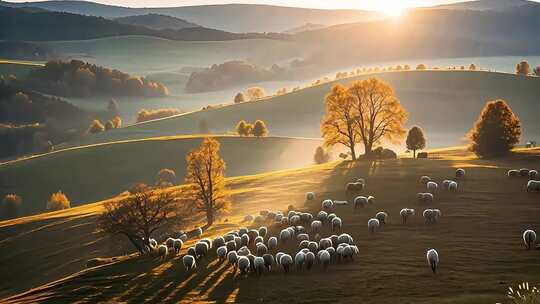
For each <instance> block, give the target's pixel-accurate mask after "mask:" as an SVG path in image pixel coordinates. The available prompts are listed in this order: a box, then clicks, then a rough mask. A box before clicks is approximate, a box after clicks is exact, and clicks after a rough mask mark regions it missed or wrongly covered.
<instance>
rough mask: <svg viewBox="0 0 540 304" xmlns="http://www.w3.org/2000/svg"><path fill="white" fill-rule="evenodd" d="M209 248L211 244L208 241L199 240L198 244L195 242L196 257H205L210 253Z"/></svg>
mask: <svg viewBox="0 0 540 304" xmlns="http://www.w3.org/2000/svg"><path fill="white" fill-rule="evenodd" d="M208 249H209V246H208V243H207V242H203V241H200V242H197V244H195V257H196V258H197V259H201V258H204V257H205V256H206V255H207V254H208Z"/></svg>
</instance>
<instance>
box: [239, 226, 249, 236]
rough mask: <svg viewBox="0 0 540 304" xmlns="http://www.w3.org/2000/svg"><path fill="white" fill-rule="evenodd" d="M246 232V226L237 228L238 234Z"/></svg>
mask: <svg viewBox="0 0 540 304" xmlns="http://www.w3.org/2000/svg"><path fill="white" fill-rule="evenodd" d="M247 233H248V229H247V228H246V227H242V228H240V229H238V236H242V235H244V234H247Z"/></svg>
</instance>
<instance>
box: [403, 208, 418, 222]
mask: <svg viewBox="0 0 540 304" xmlns="http://www.w3.org/2000/svg"><path fill="white" fill-rule="evenodd" d="M414 213H415V212H414V209H409V208H403V209H401V211H400V212H399V215H401V219H402V220H403V224H406V223H407V219H408V218H409V217H410V216H413V215H414Z"/></svg>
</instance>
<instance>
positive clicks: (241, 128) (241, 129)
mask: <svg viewBox="0 0 540 304" xmlns="http://www.w3.org/2000/svg"><path fill="white" fill-rule="evenodd" d="M246 125H247V123H246V121H245V120H240V121H239V122H238V123H237V124H236V133H238V135H240V136H248V135H249V133H247V132H246Z"/></svg>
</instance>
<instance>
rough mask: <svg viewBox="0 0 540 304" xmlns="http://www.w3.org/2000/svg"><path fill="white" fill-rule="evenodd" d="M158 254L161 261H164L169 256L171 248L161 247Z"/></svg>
mask: <svg viewBox="0 0 540 304" xmlns="http://www.w3.org/2000/svg"><path fill="white" fill-rule="evenodd" d="M158 254H159V256H160V257H161V259H164V258H165V257H166V256H167V255H168V254H169V248H168V247H167V245H159V247H158Z"/></svg>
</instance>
